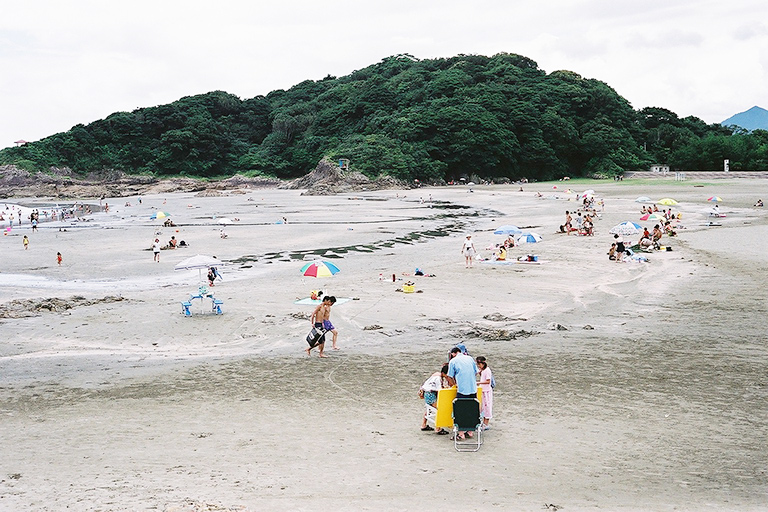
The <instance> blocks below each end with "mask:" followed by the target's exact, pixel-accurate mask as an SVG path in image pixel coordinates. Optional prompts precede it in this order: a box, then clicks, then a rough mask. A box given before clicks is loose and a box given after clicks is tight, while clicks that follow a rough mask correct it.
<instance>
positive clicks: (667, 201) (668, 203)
mask: <svg viewBox="0 0 768 512" xmlns="http://www.w3.org/2000/svg"><path fill="white" fill-rule="evenodd" d="M657 202H658V203H659V204H663V205H664V206H672V205H675V204H677V201H675V200H674V199H672V198H671V197H665V198H664V199H659V200H658V201H657Z"/></svg>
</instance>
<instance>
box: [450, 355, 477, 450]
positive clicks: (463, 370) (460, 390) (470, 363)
mask: <svg viewBox="0 0 768 512" xmlns="http://www.w3.org/2000/svg"><path fill="white" fill-rule="evenodd" d="M450 357H451V361H450V362H449V363H448V375H447V376H446V378H447V379H448V384H449V385H451V386H453V385H456V398H477V380H476V379H475V376H476V375H477V364H476V363H475V360H474V359H472V358H471V357H470V356H468V355H466V354H463V353H462V352H461V349H460V348H459V347H454V348H452V349H451V356H450ZM465 436H467V437H472V432H465V431H460V432H458V433H457V434H456V437H457V439H459V441H463V440H464V437H465Z"/></svg>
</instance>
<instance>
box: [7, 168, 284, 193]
mask: <svg viewBox="0 0 768 512" xmlns="http://www.w3.org/2000/svg"><path fill="white" fill-rule="evenodd" d="M280 183H281V181H280V180H278V179H277V178H262V177H258V178H248V177H245V176H241V175H235V176H232V177H231V178H227V179H225V180H221V181H206V180H199V179H193V178H170V179H158V178H155V177H154V176H144V175H131V174H125V173H124V172H122V171H117V170H114V169H107V170H102V171H98V172H91V173H88V174H87V175H86V176H85V177H82V178H77V177H74V176H73V173H72V170H71V169H69V168H66V167H63V168H59V167H51V168H50V169H49V172H48V173H42V172H37V173H30V172H28V171H25V170H23V169H19V168H18V167H16V166H13V165H3V166H0V197H4V198H8V197H54V198H59V199H69V198H72V199H81V198H86V197H127V196H135V195H146V194H168V193H172V192H202V191H206V190H231V191H234V190H241V189H248V188H266V187H276V186H277V185H279V184H280Z"/></svg>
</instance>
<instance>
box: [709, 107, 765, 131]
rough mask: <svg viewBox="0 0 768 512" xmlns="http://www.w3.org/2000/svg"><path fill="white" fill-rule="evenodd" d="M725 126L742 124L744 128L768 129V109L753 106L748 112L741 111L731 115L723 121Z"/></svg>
mask: <svg viewBox="0 0 768 512" xmlns="http://www.w3.org/2000/svg"><path fill="white" fill-rule="evenodd" d="M720 124H721V125H723V126H731V125H736V126H741V127H742V128H744V129H746V130H749V131H752V130H768V110H765V109H764V108H760V107H752V108H751V109H749V110H747V111H746V112H741V113H740V114H736V115H735V116H731V117H729V118H728V119H726V120H725V121H723V122H722V123H720Z"/></svg>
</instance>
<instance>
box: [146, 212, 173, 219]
mask: <svg viewBox="0 0 768 512" xmlns="http://www.w3.org/2000/svg"><path fill="white" fill-rule="evenodd" d="M170 216H171V214H170V213H168V212H155V213H153V214H152V215H150V216H149V218H150V219H151V220H158V219H164V218H166V217H170Z"/></svg>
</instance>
